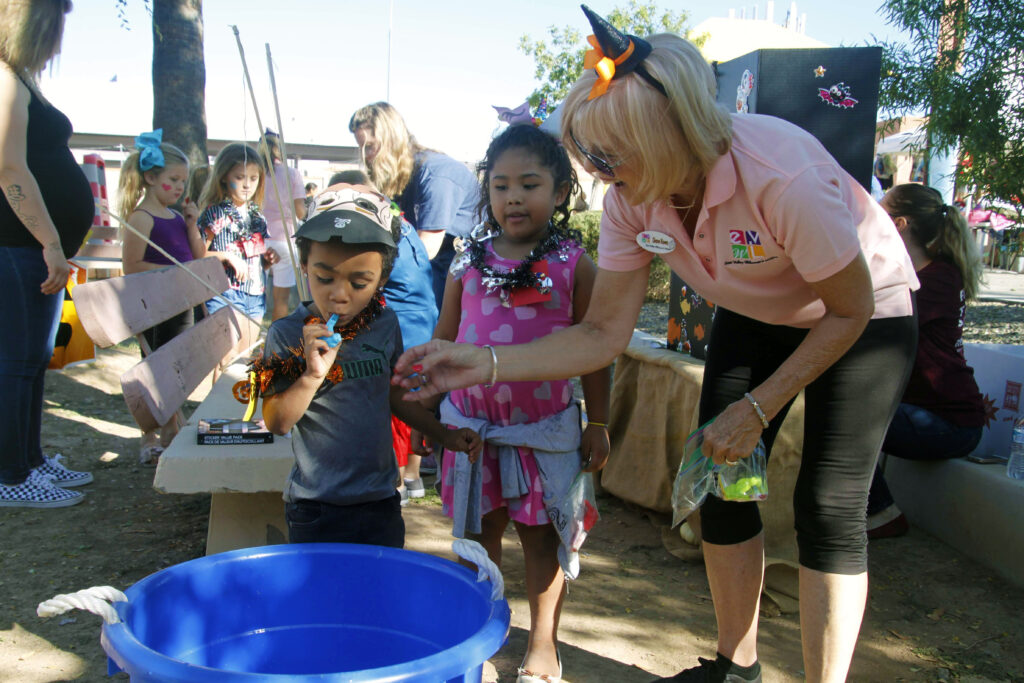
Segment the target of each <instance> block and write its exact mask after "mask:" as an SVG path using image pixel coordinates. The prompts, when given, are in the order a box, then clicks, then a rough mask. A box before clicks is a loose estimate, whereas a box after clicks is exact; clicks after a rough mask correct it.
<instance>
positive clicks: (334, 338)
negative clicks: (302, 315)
mask: <svg viewBox="0 0 1024 683" xmlns="http://www.w3.org/2000/svg"><path fill="white" fill-rule="evenodd" d="M337 322H338V314H337V313H334V314H332V315H331V317H330V318H328V320H327V329H329V330H333V329H334V326H335V325H336V324H337ZM320 338H321V339H323V340H324V341H325V342H327V345H328V346H330V347H331V348H332V349H333V348H334V347H335V346H337V345H338V344H340V343H341V334H340V333H339V332H335V333H334V334H331V335H329V336H326V337H320Z"/></svg>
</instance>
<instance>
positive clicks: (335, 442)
mask: <svg viewBox="0 0 1024 683" xmlns="http://www.w3.org/2000/svg"><path fill="white" fill-rule="evenodd" d="M310 315H312V312H310V310H309V309H308V308H307V307H306V305H305V304H302V305H300V306H299V307H298V308H297V309H296V310H295V311H294V312H293V313H292V314H291V315H289V316H287V317H285V318H281V319H280V320H277V321H275V322H274V323H273V324H272V325H271V326H270V331H269V332H268V333H267V344H266V347H265V349H264V351H263V353H264V357H266V356H268V355H270V354H277V355H278V356H279V357H281V358H287V357H288V356H289V355H291V354H292V351H291V350H292V349H301V348H302V326H303V320H304V319H305V318H307V317H308V316H310ZM401 352H402V333H401V331H400V330H399V327H398V317H397V316H396V315H395V313H394V311H392V310H391V309H389V308H385V309H384V310H383V311H382V312H381V314H380V315H379V316H377V318H376V319H375V320H374V321H373V322H371V323H370V325H369V327H367V329H365V330H363V331H362V332H360V333H359V335H358V336H356V337H355V338H354V339H352V340H350V341H347V342H342V346H341V350H340V351H339V352H338V357H337V360H335V363H336V364H338V365H341V367H342V370H343V371H344V373H345V374H344V379H343V380H342V381H340V382H338V383H337V384H331V383H325V384H324V385H323V386H321V387H320V388H319V389H318V390H317V393H316V395H315V396H314V397H313V400H312V401H311V402H310V404H309V407H308V408H307V409H306V413H305V414H304V415H303V416H302V417H301V418H300V419H299V421H298V422H297V423H296V424H295V427H294V429H292V451H293V452H294V453H295V466H294V467H292V471H291V474H290V475H289V476H288V485H287V486H286V487H285V490H284V499H285V501H286V502H289V503H291V502H295V501H297V500H302V499H306V500H318V501H322V502H325V503H331V504H333V505H355V504H358V503H368V502H373V501H378V500H383V499H385V498H388V497H389V496H393V495H395V485H396V484H397V482H398V464H397V462H396V461H395V451H394V448H393V447H392V444H391V405H390V402H389V400H388V394H389V393H390V390H391V369H392V368H393V367H394V366H395V362H396V361H397V360H398V356H399V355H400V354H401ZM295 379H296V378H287V377H281V376H278V377H275V378H274V380H273V381H272V382H271V385H270V386H269V387H267V389H266V391H264V392H263V395H264V396H272V395H274V394H276V393H280V392H282V391H284V390H285V389H287V388H288V387H289V386H291V385H292V383H294V381H295Z"/></svg>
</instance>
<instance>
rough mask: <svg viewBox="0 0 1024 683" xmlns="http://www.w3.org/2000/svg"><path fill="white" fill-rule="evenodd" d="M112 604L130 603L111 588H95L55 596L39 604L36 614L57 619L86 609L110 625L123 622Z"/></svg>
mask: <svg viewBox="0 0 1024 683" xmlns="http://www.w3.org/2000/svg"><path fill="white" fill-rule="evenodd" d="M111 602H128V596H127V595H125V594H124V593H122V592H121V591H119V590H117V589H116V588H113V587H111V586H93V587H92V588H86V589H85V590H80V591H78V592H77V593H67V594H64V593H62V594H60V595H55V596H53V597H52V598H50V599H49V600H44V601H43V602H41V603H39V607H37V608H36V614H37V615H38V616H40V617H43V618H46V617H55V616H57V615H58V614H64V613H65V612H70V611H71V610H73V609H84V610H85V611H86V612H92V613H93V614H98V615H99V616H101V617H103V621H105V622H107V623H108V624H116V623H118V622H120V621H121V619H120V617H118V616H117V612H116V611H115V610H114V608H113V606H112V605H111V604H110V603H111Z"/></svg>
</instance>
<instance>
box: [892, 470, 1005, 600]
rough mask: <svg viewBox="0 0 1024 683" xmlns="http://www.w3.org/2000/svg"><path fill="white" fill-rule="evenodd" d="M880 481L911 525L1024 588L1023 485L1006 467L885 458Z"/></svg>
mask: <svg viewBox="0 0 1024 683" xmlns="http://www.w3.org/2000/svg"><path fill="white" fill-rule="evenodd" d="M885 481H886V483H887V484H888V485H889V489H890V490H891V491H892V494H893V498H895V499H896V504H897V505H899V507H900V509H902V510H903V512H904V514H906V516H907V519H908V520H910V522H911V524H913V525H914V526H917V527H920V528H922V529H924V530H925V531H927V532H928V533H930V534H932V535H933V536H935V537H936V538H939V539H940V540H942V541H944V542H946V543H948V544H949V545H951V546H953V547H954V548H956V549H957V550H959V551H961V552H963V553H964V554H965V555H967V556H968V557H970V558H972V559H974V560H976V561H978V562H980V563H982V564H984V565H986V566H988V567H990V568H992V569H994V570H995V571H996V572H998V573H999V574H1000V575H1002V576H1003V577H1004V578H1006V579H1007V580H1008V581H1010V582H1011V583H1014V584H1016V585H1017V586H1022V587H1024V481H1018V480H1015V479H1010V478H1009V477H1007V476H1006V465H1004V464H992V465H980V464H978V463H973V462H970V461H968V460H965V459H957V460H942V461H938V462H917V461H913V460H904V459H902V458H888V459H887V460H886V465H885Z"/></svg>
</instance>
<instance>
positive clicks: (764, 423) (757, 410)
mask: <svg viewBox="0 0 1024 683" xmlns="http://www.w3.org/2000/svg"><path fill="white" fill-rule="evenodd" d="M743 398H745V399H747V400H748V401H750V405H752V406H753V407H754V412H755V413H757V417H758V419H759V420H761V426H762V427H764V428H765V429H768V418H767V417H765V414H764V411H763V410H761V404H760V403H758V402H757V399H756V398H754V397H753V396H751V395H750V392H749V391H748V392H747V393H745V394H743Z"/></svg>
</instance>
